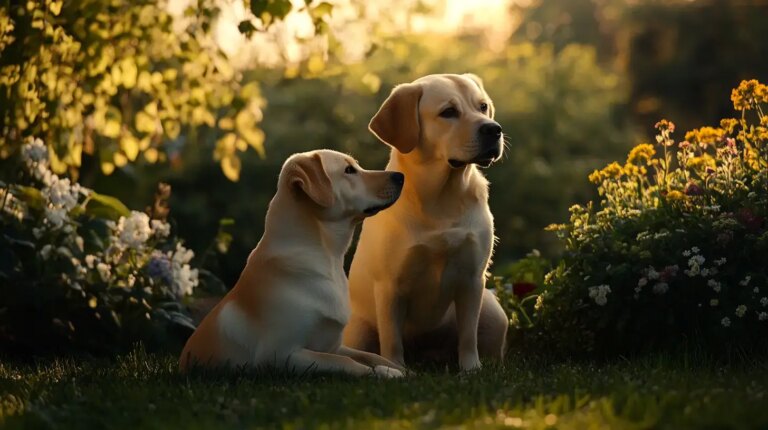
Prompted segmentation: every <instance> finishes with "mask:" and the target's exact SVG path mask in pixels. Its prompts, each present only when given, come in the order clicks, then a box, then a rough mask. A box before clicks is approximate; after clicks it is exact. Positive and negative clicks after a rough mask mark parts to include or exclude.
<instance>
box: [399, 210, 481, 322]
mask: <svg viewBox="0 0 768 430" xmlns="http://www.w3.org/2000/svg"><path fill="white" fill-rule="evenodd" d="M492 245H493V236H492V227H491V226H487V227H486V226H479V227H475V228H471V227H467V226H462V225H457V226H454V227H450V228H445V229H441V230H436V231H433V232H432V233H430V234H429V235H424V236H422V240H421V241H419V243H417V244H414V245H413V246H412V247H411V248H410V249H409V250H408V253H407V255H406V258H405V259H404V262H403V263H404V264H403V266H402V267H401V272H400V275H401V276H400V278H399V280H400V282H401V288H404V290H405V291H404V292H406V295H407V297H408V311H407V313H408V317H407V320H408V323H409V325H411V328H412V329H413V330H416V331H420V330H422V329H428V328H432V327H433V326H436V325H437V324H439V323H440V321H441V320H442V319H443V316H444V315H445V313H446V312H447V310H448V307H449V306H450V304H451V303H452V302H453V300H454V299H455V297H456V294H457V291H458V289H461V288H482V282H481V279H482V277H483V274H484V272H485V270H486V267H487V264H488V259H489V256H490V253H491V247H492Z"/></svg>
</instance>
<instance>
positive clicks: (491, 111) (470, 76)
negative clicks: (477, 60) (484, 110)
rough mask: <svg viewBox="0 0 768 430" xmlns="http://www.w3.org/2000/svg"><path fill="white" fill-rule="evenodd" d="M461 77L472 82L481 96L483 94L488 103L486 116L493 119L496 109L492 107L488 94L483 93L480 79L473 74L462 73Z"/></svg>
mask: <svg viewBox="0 0 768 430" xmlns="http://www.w3.org/2000/svg"><path fill="white" fill-rule="evenodd" d="M462 76H464V77H465V78H468V79H469V80H470V81H472V82H474V83H475V84H476V85H477V87H478V88H480V91H482V92H483V94H485V98H486V102H487V103H488V116H490V117H491V119H493V116H494V115H495V114H496V108H495V107H494V106H493V101H492V100H491V98H490V97H489V96H488V93H487V92H485V87H484V86H483V80H482V79H480V77H479V76H477V75H476V74H474V73H464V75H462Z"/></svg>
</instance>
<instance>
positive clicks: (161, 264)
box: [146, 251, 173, 285]
mask: <svg viewBox="0 0 768 430" xmlns="http://www.w3.org/2000/svg"><path fill="white" fill-rule="evenodd" d="M146 268H147V274H148V275H149V276H150V277H152V278H155V279H160V280H162V281H164V282H165V283H166V284H168V285H171V284H172V283H173V272H172V271H171V261H170V260H169V259H168V256H166V255H165V254H163V253H161V252H158V251H155V252H153V253H152V257H150V259H149V263H147V267H146Z"/></svg>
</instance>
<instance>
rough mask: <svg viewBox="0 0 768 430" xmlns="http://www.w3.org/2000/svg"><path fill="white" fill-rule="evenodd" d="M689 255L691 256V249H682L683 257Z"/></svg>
mask: <svg viewBox="0 0 768 430" xmlns="http://www.w3.org/2000/svg"><path fill="white" fill-rule="evenodd" d="M690 256H691V251H689V250H687V249H686V250H685V251H683V257H690Z"/></svg>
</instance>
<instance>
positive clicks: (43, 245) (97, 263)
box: [0, 139, 199, 349]
mask: <svg viewBox="0 0 768 430" xmlns="http://www.w3.org/2000/svg"><path fill="white" fill-rule="evenodd" d="M20 156H21V160H20V161H21V163H20V165H22V166H23V172H22V173H21V177H23V178H26V180H27V182H28V185H27V184H24V185H22V184H20V183H17V184H12V185H10V186H8V187H5V188H0V202H2V204H3V210H2V211H0V221H2V224H3V226H4V227H5V230H4V231H5V232H7V233H6V234H5V235H4V236H3V237H2V238H0V242H2V243H0V247H2V248H3V249H4V250H7V253H5V254H4V258H5V256H9V258H11V259H12V261H10V263H11V264H10V266H1V267H0V277H3V278H5V279H6V281H7V283H6V285H8V288H9V290H8V291H4V297H0V308H2V309H5V310H7V312H6V313H5V314H3V315H2V316H0V344H3V343H5V342H11V341H10V340H9V339H14V340H13V341H12V342H19V339H37V338H44V337H48V338H51V342H52V344H53V345H56V344H59V345H61V344H62V343H63V344H70V346H73V347H77V348H81V347H84V348H92V347H93V348H95V349H100V348H102V347H106V346H107V345H113V344H114V343H115V342H117V341H118V339H123V338H124V337H125V336H123V335H117V334H116V333H133V334H132V335H131V336H134V337H135V336H138V339H134V340H139V339H143V337H142V336H144V335H149V333H151V332H152V328H153V327H154V328H157V329H159V328H160V327H161V326H165V325H168V324H181V325H183V326H187V327H189V326H191V320H190V319H189V317H188V316H187V315H186V314H185V313H184V311H183V308H182V307H181V303H180V301H181V300H182V299H184V298H185V297H187V296H190V295H191V294H193V293H194V291H195V289H196V287H197V286H198V284H199V272H198V270H197V269H195V268H193V266H192V265H191V260H192V258H193V257H194V253H193V252H192V251H191V250H189V249H186V248H185V247H184V246H183V244H182V243H181V242H180V241H178V240H177V239H175V238H173V237H172V236H171V226H170V224H169V223H168V222H166V221H165V220H164V219H151V218H150V216H149V215H147V214H145V213H143V212H137V211H132V212H131V211H127V210H126V209H125V207H124V206H122V204H121V203H119V202H117V201H116V200H115V199H112V198H107V197H106V196H102V195H99V194H97V193H95V192H93V191H92V190H90V189H87V188H85V187H82V186H80V185H79V184H78V183H76V182H73V181H71V180H70V179H69V178H61V177H59V176H58V175H56V174H54V173H53V172H52V171H51V169H50V165H49V161H48V152H47V148H46V146H45V144H44V143H43V142H42V141H40V140H39V139H31V140H29V141H27V142H26V143H25V144H23V145H22V146H21V151H20ZM2 267H13V270H12V271H11V272H2V270H3V269H2ZM41 303H42V304H43V306H42V308H41V307H40V304H41ZM41 309H44V310H45V312H48V313H49V314H43V315H39V313H40V310H41ZM35 313H37V314H38V315H37V316H36V318H39V320H40V321H50V322H51V326H48V327H47V329H46V330H47V331H44V332H36V333H26V332H25V330H29V329H31V328H30V327H31V326H34V327H35V329H37V330H42V329H43V328H45V327H46V326H45V325H44V324H41V325H30V324H28V321H27V320H26V318H27V317H28V315H32V314H35ZM25 315H26V316H25ZM147 325H148V327H147ZM138 327H144V329H139V328H138ZM147 328H149V329H148V330H147ZM125 340H126V341H127V339H125ZM38 343H41V342H38ZM42 343H44V342H42Z"/></svg>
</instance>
